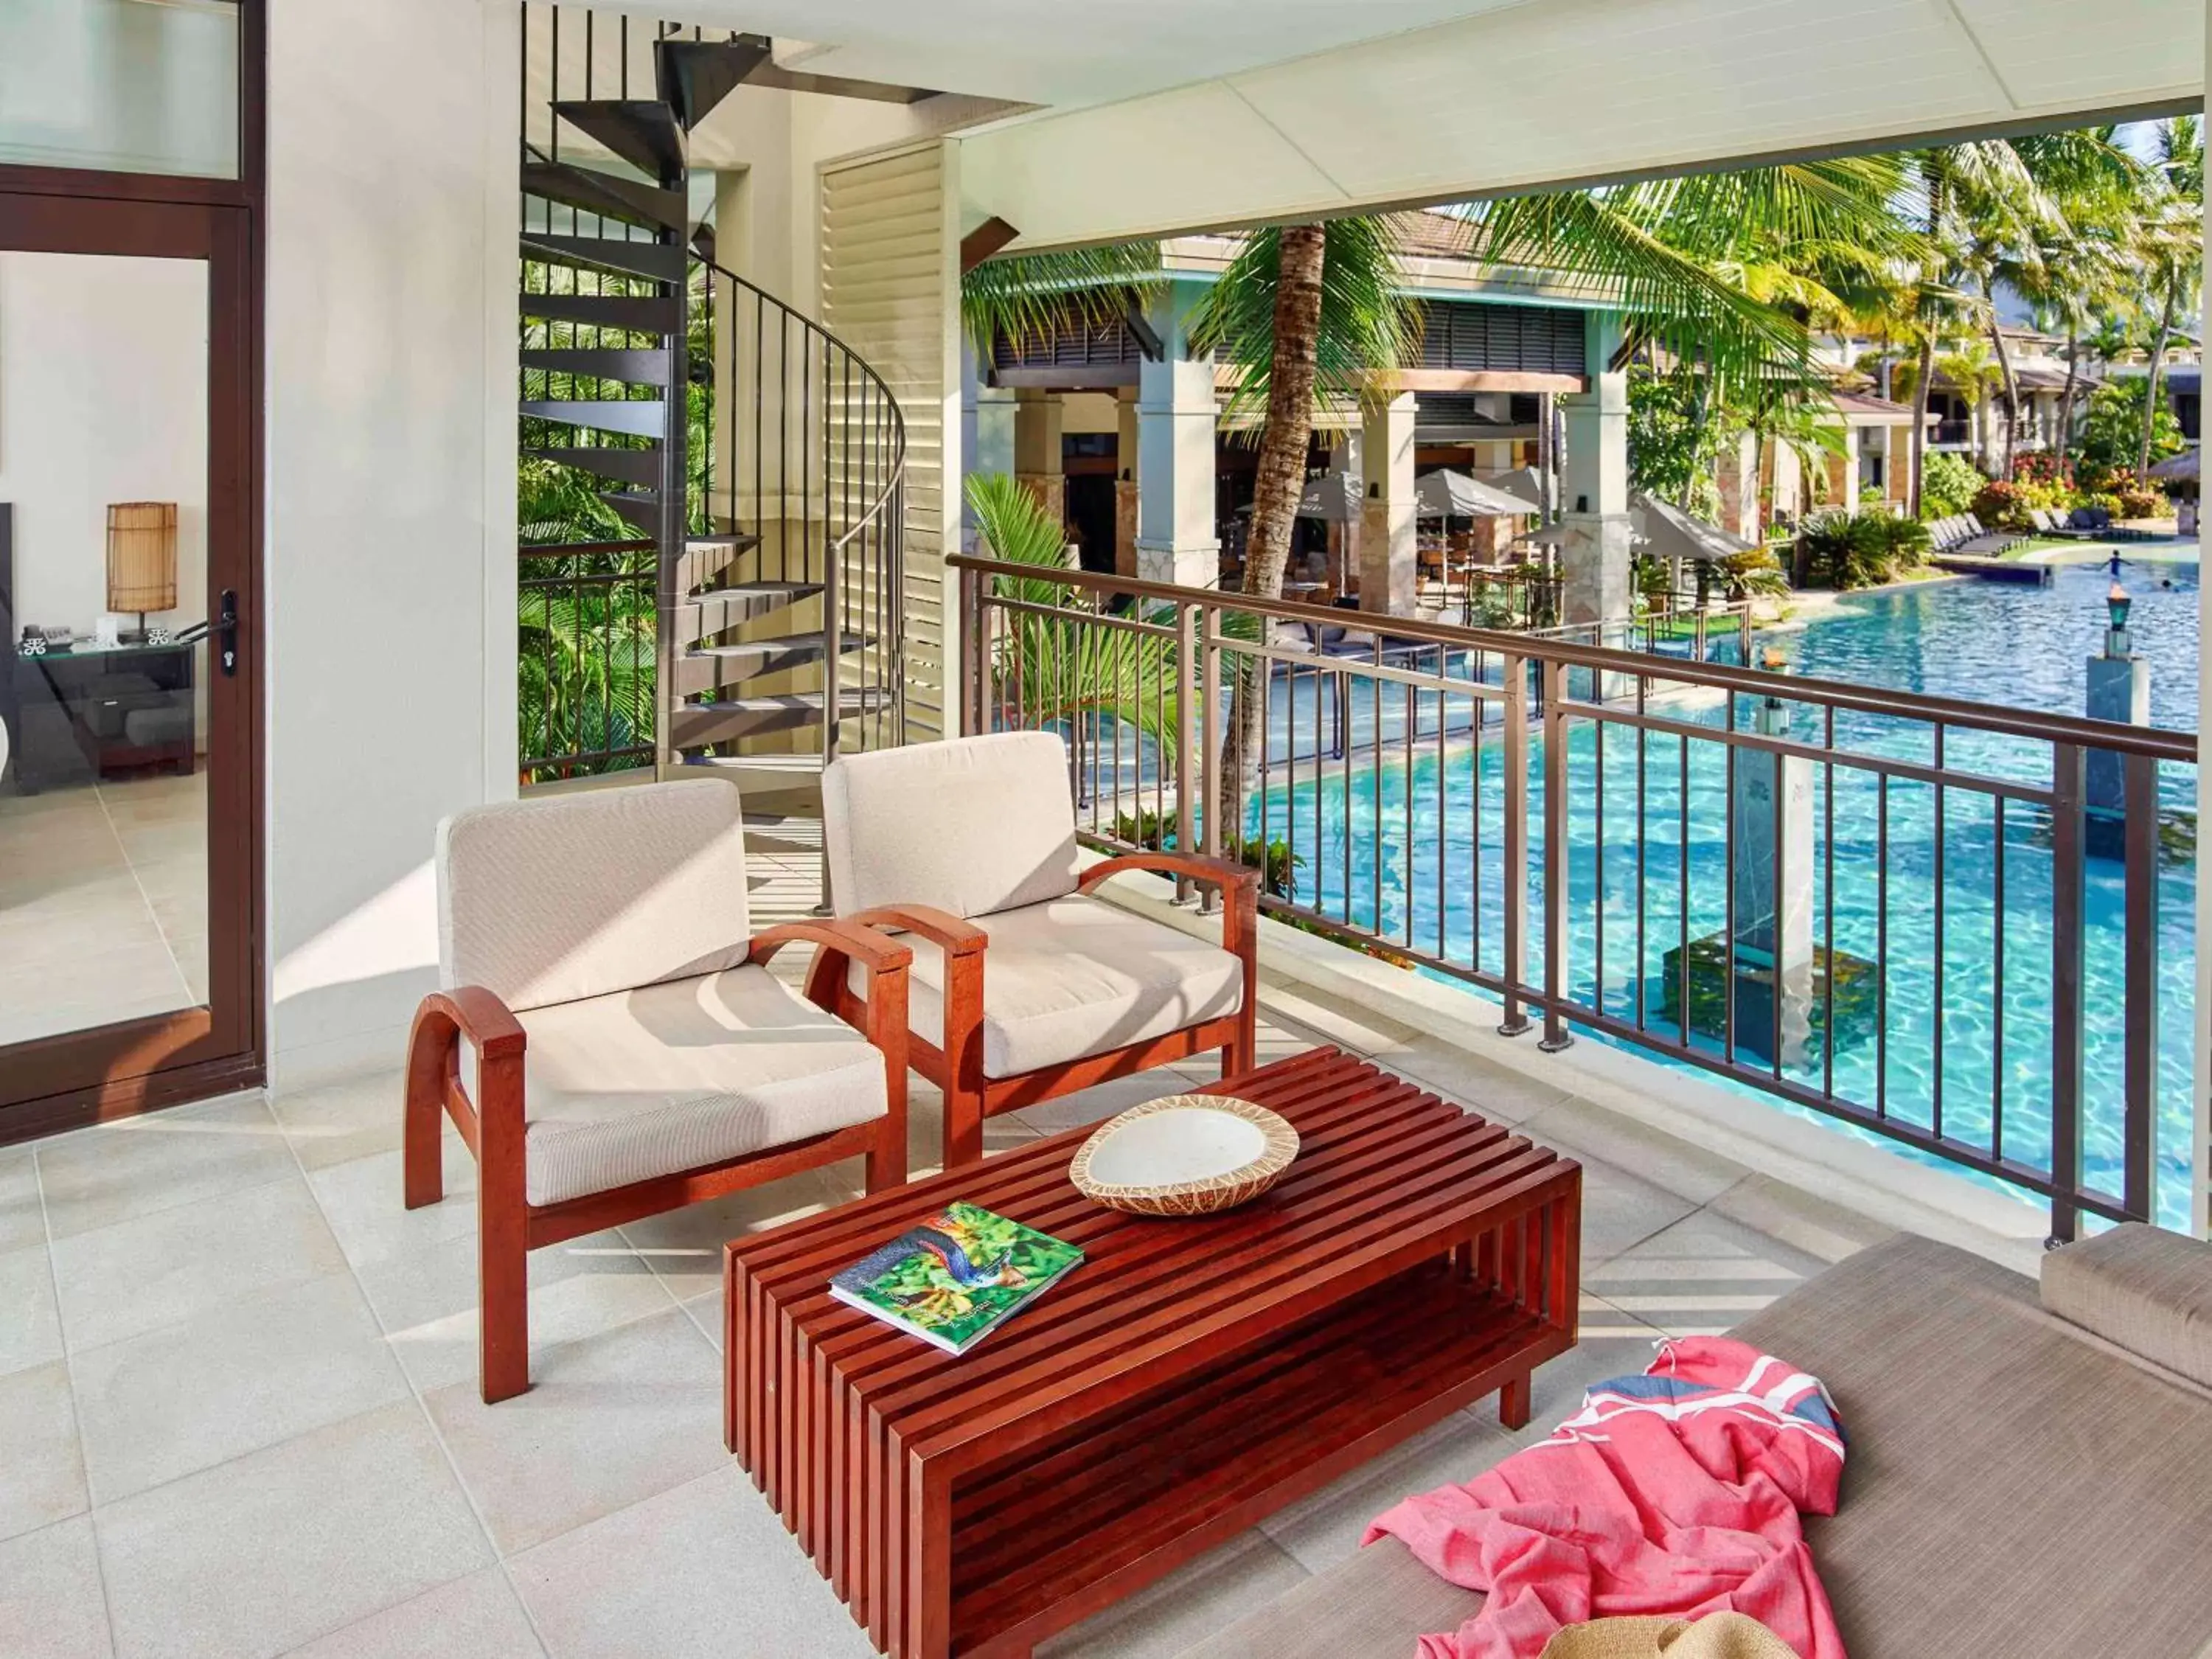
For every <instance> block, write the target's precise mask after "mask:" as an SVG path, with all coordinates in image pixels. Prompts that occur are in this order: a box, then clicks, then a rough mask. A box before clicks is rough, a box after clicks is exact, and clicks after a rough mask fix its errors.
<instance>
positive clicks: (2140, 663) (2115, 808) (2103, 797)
mask: <svg viewBox="0 0 2212 1659" xmlns="http://www.w3.org/2000/svg"><path fill="white" fill-rule="evenodd" d="M2113 591H2114V592H2119V591H2120V590H2119V588H2118V584H2117V583H2116V584H2114V587H2113ZM2120 616H2121V620H2120V621H2119V622H2118V623H2114V624H2112V626H2110V627H2107V628H2106V629H2105V649H2104V651H2103V653H2101V654H2100V655H2098V656H2094V657H2092V658H2090V659H2089V665H2088V675H2087V696H2086V698H2085V699H2084V702H2083V706H2082V710H2081V712H2082V713H2083V714H2087V716H2088V717H2089V718H2090V719H2091V720H2116V721H2118V722H2119V723H2120V724H2122V725H2125V726H2148V725H2149V724H2150V659H2148V658H2147V657H2139V656H2137V655H2136V647H2135V641H2134V640H2133V639H2132V638H2131V637H2130V630H2129V628H2128V625H2127V622H2126V616H2127V610H2126V607H2125V606H2122V607H2121V611H2120ZM2084 771H2085V773H2086V777H2085V778H2084V783H2085V785H2086V787H2087V805H2088V808H2089V822H2088V835H2087V842H2088V849H2089V856H2090V857H2092V858H2106V859H2118V858H2124V857H2125V856H2126V851H2127V846H2126V836H2125V829H2124V816H2125V813H2126V811H2127V769H2126V763H2125V762H2124V761H2123V760H2122V759H2121V757H2119V756H2118V755H2117V754H2115V753H2113V752H2112V750H2109V749H2092V750H2090V751H2089V753H2088V758H2087V765H2086V767H2085V768H2084Z"/></svg>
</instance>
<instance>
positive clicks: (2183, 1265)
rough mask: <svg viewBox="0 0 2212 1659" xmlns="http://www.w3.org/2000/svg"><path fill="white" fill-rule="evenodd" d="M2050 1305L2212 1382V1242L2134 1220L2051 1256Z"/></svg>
mask: <svg viewBox="0 0 2212 1659" xmlns="http://www.w3.org/2000/svg"><path fill="white" fill-rule="evenodd" d="M2043 1305H2044V1306H2045V1307H2046V1308H2048V1309H2050V1310H2051V1312H2053V1313H2055V1314H2057V1316H2059V1317H2060V1318H2061V1319H2067V1320H2071V1321H2072V1322H2074V1323H2075V1324H2076V1325H2079V1326H2081V1327H2082V1328H2085V1329H2087V1330H2090V1331H2093V1332H2095V1333H2096V1334H2098V1335H2099V1336H2101V1337H2103V1338H2104V1339H2105V1340H2106V1341H2107V1342H2112V1343H2117V1344H2118V1346H2121V1347H2123V1348H2125V1349H2126V1350H2127V1351H2128V1352H2130V1353H2132V1354H2139V1355H2141V1356H2142V1358H2145V1359H2148V1360H2149V1361H2150V1362H2151V1363H2152V1364H2154V1365H2163V1366H2165V1367H2166V1369H2167V1370H2172V1371H2179V1372H2180V1373H2181V1375H2182V1376H2185V1377H2187V1378H2188V1379H2189V1380H2190V1381H2191V1382H2192V1383H2204V1384H2206V1385H2207V1386H2212V1244H2208V1243H2204V1242H2203V1240H2202V1239H2195V1238H2186V1237H2183V1236H2182V1235H2181V1234H2179V1233H2170V1232H2166V1231H2164V1230H2162V1229H2160V1228H2157V1227H2146V1226H2144V1225H2142V1223H2141V1222H2135V1221H2131V1222H2129V1223H2127V1224H2126V1225H2124V1226H2118V1227H2115V1228H2113V1229H2112V1231H2110V1232H2106V1233H2100V1234H2099V1235H2098V1236H2097V1237H2094V1238H2089V1239H2084V1240H2082V1241H2081V1243H2078V1244H2069V1245H2068V1246H2067V1247H2066V1248H2065V1249H2063V1250H2053V1251H2051V1253H2050V1254H2049V1255H2046V1256H2045V1257H2044V1258H2043Z"/></svg>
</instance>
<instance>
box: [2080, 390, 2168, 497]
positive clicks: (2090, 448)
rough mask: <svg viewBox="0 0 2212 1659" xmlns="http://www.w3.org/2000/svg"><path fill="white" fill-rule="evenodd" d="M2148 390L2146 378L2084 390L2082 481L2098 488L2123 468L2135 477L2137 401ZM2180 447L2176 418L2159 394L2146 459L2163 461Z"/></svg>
mask: <svg viewBox="0 0 2212 1659" xmlns="http://www.w3.org/2000/svg"><path fill="white" fill-rule="evenodd" d="M2149 392H2150V382H2149V381H2148V380H2147V379H2145V380H2110V381H2107V382H2106V384H2104V385H2103V386H2099V387H2098V388H2097V389H2096V391H2094V392H2092V393H2090V394H2089V416H2088V420H2087V422H2086V423H2085V424H2084V426H2083V428H2082V432H2081V449H2080V452H2079V453H2080V455H2081V472H2080V475H2079V476H2080V478H2081V483H2082V484H2083V486H2084V487H2085V488H2087V489H2092V490H2103V489H2109V488H2111V487H2112V483H2113V481H2114V479H2115V477H2117V475H2118V474H2119V473H2121V472H2123V471H2124V472H2125V473H2126V474H2127V481H2128V482H2129V483H2133V482H2134V481H2135V471H2134V469H2135V465H2136V456H2137V455H2138V454H2140V453H2142V441H2143V404H2144V400H2145V398H2147V397H2148V394H2149ZM2181 448H2182V440H2181V423H2180V422H2179V421H2177V420H2175V419H2174V418H2173V411H2172V410H2171V409H2169V408H2168V407H2167V406H2166V399H2165V397H2164V395H2163V394H2161V395H2160V398H2159V402H2158V406H2157V408H2156V410H2154V414H2153V416H2152V420H2151V431H2150V458H2151V459H2152V460H2154V461H2159V460H2163V459H2166V457H2167V456H2168V455H2173V454H2179V453H2180V451H2181Z"/></svg>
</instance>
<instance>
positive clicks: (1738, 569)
mask: <svg viewBox="0 0 2212 1659" xmlns="http://www.w3.org/2000/svg"><path fill="white" fill-rule="evenodd" d="M1715 568H1717V570H1718V571H1719V572H1720V574H1721V579H1722V580H1723V583H1724V584H1725V586H1726V591H1727V593H1728V597H1729V599H1782V598H1785V597H1787V596H1788V594H1789V592H1790V578H1789V577H1788V576H1786V575H1784V574H1783V571H1782V561H1781V560H1780V559H1778V558H1777V557H1776V556H1774V551H1773V550H1772V549H1771V548H1765V547H1761V548H1754V549H1753V550H1752V551H1750V552H1748V553H1735V554H1731V555H1729V556H1728V557H1727V558H1725V559H1723V560H1721V561H1720V562H1719V563H1718V565H1717V566H1716V567H1715Z"/></svg>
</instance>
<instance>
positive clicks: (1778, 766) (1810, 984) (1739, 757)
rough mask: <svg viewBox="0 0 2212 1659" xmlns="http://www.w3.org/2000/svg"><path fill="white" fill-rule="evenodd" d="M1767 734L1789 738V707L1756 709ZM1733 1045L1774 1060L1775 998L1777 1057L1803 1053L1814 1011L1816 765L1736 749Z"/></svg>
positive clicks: (1791, 1061)
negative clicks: (1779, 1047) (1778, 1010)
mask: <svg viewBox="0 0 2212 1659" xmlns="http://www.w3.org/2000/svg"><path fill="white" fill-rule="evenodd" d="M1753 723H1754V725H1755V727H1756V729H1757V730H1758V731H1759V732H1761V733H1762V734H1764V735H1765V736H1767V737H1787V736H1788V735H1789V732H1790V711H1789V709H1788V708H1787V707H1786V706H1785V705H1783V704H1780V703H1778V702H1767V703H1766V704H1765V705H1764V706H1763V707H1761V708H1759V710H1758V712H1757V714H1755V715H1754V716H1753ZM1733 851H1734V857H1733V859H1732V860H1730V865H1731V867H1730V871H1729V881H1730V883H1731V884H1732V885H1733V886H1734V887H1735V940H1734V941H1733V943H1732V945H1731V946H1730V949H1729V961H1730V963H1731V971H1732V972H1733V973H1734V975H1735V1003H1736V1038H1735V1040H1736V1046H1737V1048H1739V1049H1741V1050H1743V1051H1744V1052H1746V1053H1748V1054H1756V1055H1758V1056H1759V1057H1760V1058H1761V1059H1763V1060H1769V1061H1771V1060H1774V1059H1775V1058H1776V1055H1775V1052H1774V1048H1775V1042H1774V1039H1775V998H1776V996H1777V995H1779V996H1780V998H1781V1036H1782V1052H1781V1055H1780V1058H1781V1060H1782V1062H1783V1063H1784V1065H1796V1064H1800V1063H1802V1061H1803V1060H1804V1059H1805V1054H1806V1046H1807V1040H1808V1037H1809V1036H1811V1033H1812V1017H1813V989H1814V973H1813V768H1812V763H1810V762H1809V761H1807V760H1805V759H1803V758H1802V757H1798V756H1796V755H1789V756H1778V755H1772V754H1761V753H1759V752H1758V751H1757V750H1748V749H1746V750H1739V751H1738V752H1737V754H1736V757H1735V847H1734V849H1733Z"/></svg>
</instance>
